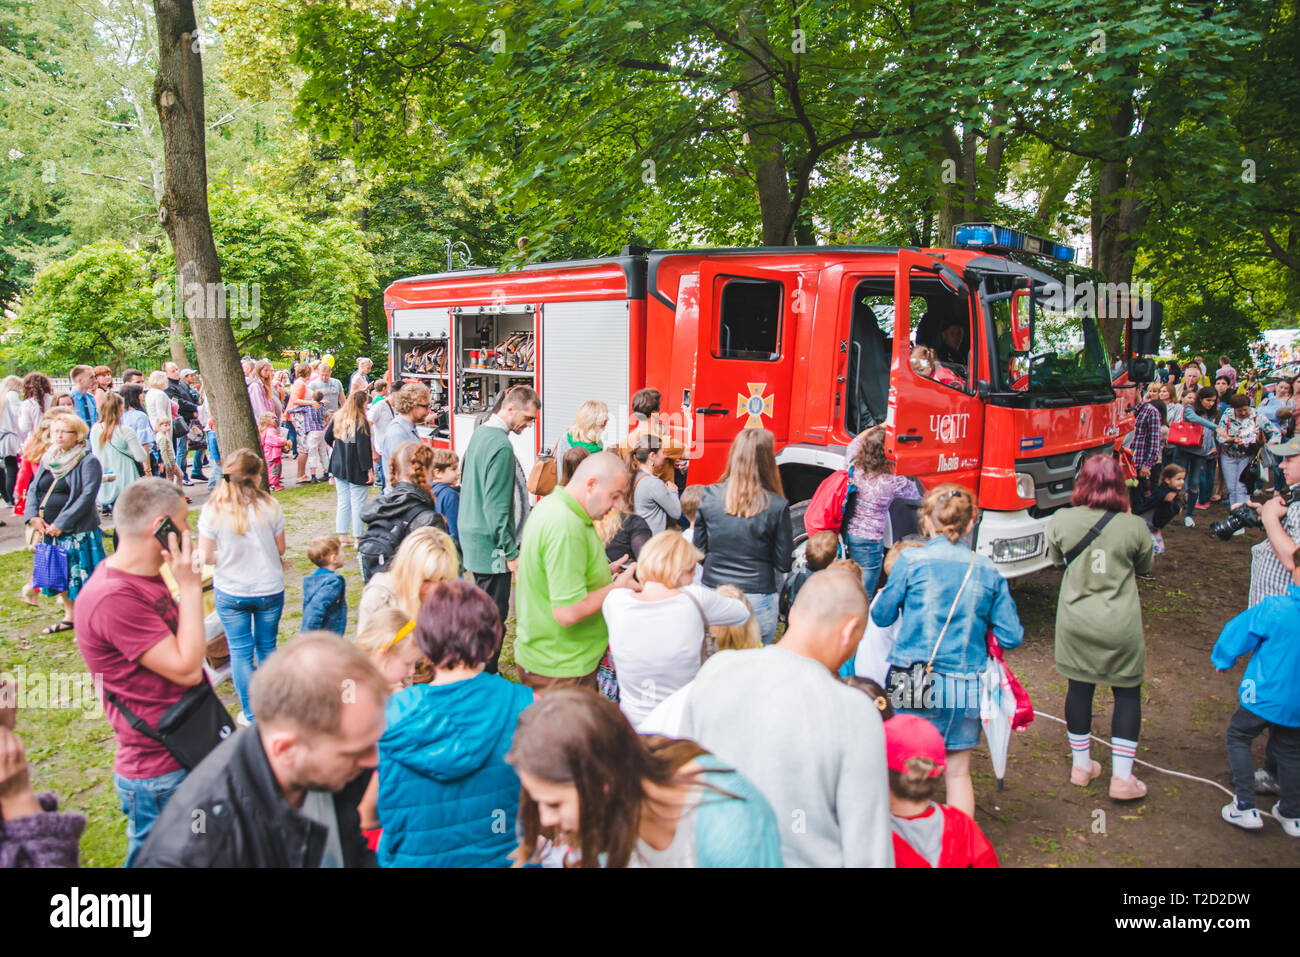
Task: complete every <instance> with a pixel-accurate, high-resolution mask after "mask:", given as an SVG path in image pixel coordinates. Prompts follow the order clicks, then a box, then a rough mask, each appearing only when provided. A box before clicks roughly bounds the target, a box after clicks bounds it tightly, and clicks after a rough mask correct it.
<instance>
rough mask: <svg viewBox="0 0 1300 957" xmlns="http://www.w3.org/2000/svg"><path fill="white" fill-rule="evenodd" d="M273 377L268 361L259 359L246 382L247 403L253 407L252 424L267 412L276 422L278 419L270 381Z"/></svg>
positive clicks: (272, 370) (273, 391) (278, 413)
mask: <svg viewBox="0 0 1300 957" xmlns="http://www.w3.org/2000/svg"><path fill="white" fill-rule="evenodd" d="M274 376H275V369H274V368H273V367H272V366H271V362H270V360H269V359H259V360H258V361H257V363H256V364H255V365H254V366H253V375H252V378H251V379H250V380H249V382H248V401H249V402H251V403H252V405H253V421H254V422H256V421H258V420H259V419H260V418H261V417H262V416H264V415H266V413H268V412H270V413H271V414H272V415H274V416H275V417H276V420H277V421H278V420H279V418H280V409H279V408H277V406H278V403H277V401H276V398H275V390H274V389H273V388H272V386H271V379H272V378H273V377H274Z"/></svg>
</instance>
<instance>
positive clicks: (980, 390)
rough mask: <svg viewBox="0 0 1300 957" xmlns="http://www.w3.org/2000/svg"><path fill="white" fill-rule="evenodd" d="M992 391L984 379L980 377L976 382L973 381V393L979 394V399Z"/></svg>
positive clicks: (986, 396)
mask: <svg viewBox="0 0 1300 957" xmlns="http://www.w3.org/2000/svg"><path fill="white" fill-rule="evenodd" d="M992 391H993V390H992V388H991V387H990V386H989V384H988V382H987V381H985V380H984V379H980V380H979V381H978V382H976V383H975V394H976V395H977V396H979V397H980V398H981V399H987V398H988V397H989V393H990V392H992Z"/></svg>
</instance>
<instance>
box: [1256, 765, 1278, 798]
mask: <svg viewBox="0 0 1300 957" xmlns="http://www.w3.org/2000/svg"><path fill="white" fill-rule="evenodd" d="M1255 793H1256V794H1281V793H1282V788H1281V786H1280V785H1279V784H1278V783H1277V778H1275V777H1273V775H1271V774H1269V773H1268V768H1256V769H1255Z"/></svg>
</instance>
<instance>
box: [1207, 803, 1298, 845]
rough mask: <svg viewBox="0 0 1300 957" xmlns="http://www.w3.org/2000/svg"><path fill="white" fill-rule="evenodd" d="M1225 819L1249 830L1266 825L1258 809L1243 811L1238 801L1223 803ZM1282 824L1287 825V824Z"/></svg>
mask: <svg viewBox="0 0 1300 957" xmlns="http://www.w3.org/2000/svg"><path fill="white" fill-rule="evenodd" d="M1223 819H1224V820H1225V821H1227V822H1228V823H1229V824H1235V825H1237V827H1242V828H1245V829H1246V830H1248V831H1258V830H1259V829H1260V828H1262V827H1263V826H1264V821H1263V820H1262V819H1261V818H1260V816H1259V811H1258V809H1256V808H1251V809H1250V810H1249V811H1243V810H1241V809H1240V808H1239V807H1237V802H1236V801H1230V802H1229V803H1227V804H1225V805H1223ZM1278 820H1279V821H1281V820H1282V819H1281V818H1278ZM1282 826H1283V827H1286V825H1285V824H1283V825H1282ZM1296 827H1297V828H1300V821H1297V822H1296ZM1297 836H1298V837H1300V832H1298V833H1297Z"/></svg>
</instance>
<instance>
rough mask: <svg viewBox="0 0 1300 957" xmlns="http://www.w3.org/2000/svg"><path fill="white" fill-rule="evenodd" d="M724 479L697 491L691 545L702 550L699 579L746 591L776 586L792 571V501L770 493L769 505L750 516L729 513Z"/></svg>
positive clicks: (765, 592) (761, 592)
mask: <svg viewBox="0 0 1300 957" xmlns="http://www.w3.org/2000/svg"><path fill="white" fill-rule="evenodd" d="M726 499H727V486H726V485H725V484H721V483H720V484H718V485H710V486H708V487H707V488H705V490H704V492H703V494H702V495H701V496H700V510H699V513H698V515H697V516H696V518H695V547H696V548H698V549H699V550H700V551H702V552H704V577H703V579H702V584H704V585H707V586H708V587H709V588H716V587H717V586H719V585H735V586H737V587H738V588H739V589H740V590H741V591H743V592H748V593H749V594H759V595H770V594H772V593H774V592H777V591H779V590H780V588H781V585H782V583H783V582H784V581H785V575H786V573H787V572H788V571H790V564H791V556H792V554H793V552H794V532H793V530H792V528H791V525H790V503H789V502H787V501H786V500H785V499H783V498H781V497H780V496H779V495H774V494H772V493H771V492H769V493H768V503H767V508H765V509H764V510H763V511H761V512H759V513H758V514H757V515H755V516H754V517H753V518H741V517H739V516H737V515H728V514H726V512H725V511H724V510H723V506H724V505H725V503H726Z"/></svg>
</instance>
